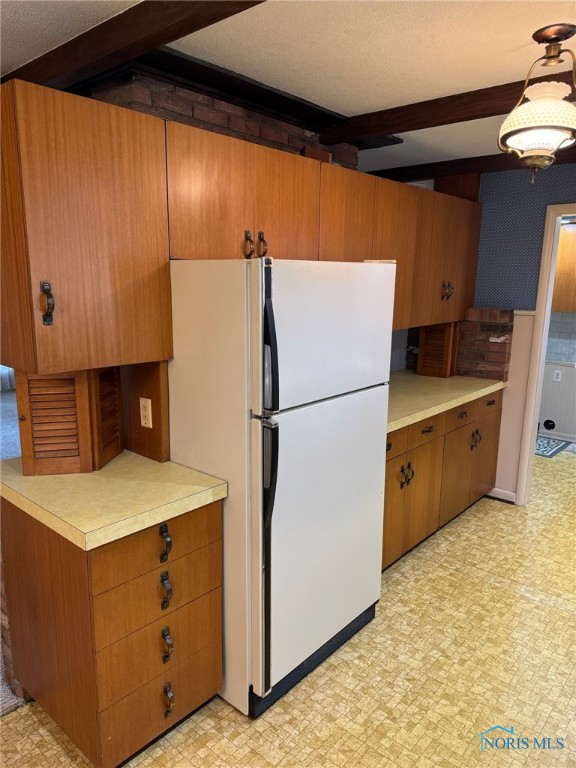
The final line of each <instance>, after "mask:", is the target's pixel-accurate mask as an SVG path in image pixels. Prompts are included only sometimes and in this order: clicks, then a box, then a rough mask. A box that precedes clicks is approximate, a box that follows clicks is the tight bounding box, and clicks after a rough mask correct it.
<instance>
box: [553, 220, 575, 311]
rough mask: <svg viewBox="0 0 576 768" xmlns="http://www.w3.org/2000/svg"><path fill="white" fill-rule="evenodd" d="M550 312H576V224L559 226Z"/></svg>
mask: <svg viewBox="0 0 576 768" xmlns="http://www.w3.org/2000/svg"><path fill="white" fill-rule="evenodd" d="M552 312H576V224H562V226H561V228H560V239H559V241H558V255H557V257H556V277H555V278H554V294H553V296H552Z"/></svg>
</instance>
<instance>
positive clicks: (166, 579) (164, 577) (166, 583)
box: [160, 571, 172, 611]
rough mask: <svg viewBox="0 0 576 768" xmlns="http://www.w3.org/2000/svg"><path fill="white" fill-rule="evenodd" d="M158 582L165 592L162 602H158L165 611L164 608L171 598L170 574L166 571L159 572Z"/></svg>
mask: <svg viewBox="0 0 576 768" xmlns="http://www.w3.org/2000/svg"><path fill="white" fill-rule="evenodd" d="M160 583H161V584H162V586H163V587H164V590H165V592H166V594H165V596H164V598H163V600H162V602H161V603H160V608H162V610H163V611H165V610H166V608H168V607H169V605H170V600H172V584H171V583H170V576H169V575H168V571H162V573H161V574H160Z"/></svg>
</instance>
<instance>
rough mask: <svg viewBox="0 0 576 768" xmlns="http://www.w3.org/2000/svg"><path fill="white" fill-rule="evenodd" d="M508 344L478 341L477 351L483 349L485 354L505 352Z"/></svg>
mask: <svg viewBox="0 0 576 768" xmlns="http://www.w3.org/2000/svg"><path fill="white" fill-rule="evenodd" d="M508 346H509V345H508V343H507V342H504V343H502V344H500V343H499V342H497V341H479V342H478V349H483V350H485V351H486V352H502V351H506V350H507V348H508Z"/></svg>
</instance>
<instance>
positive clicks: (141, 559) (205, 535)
mask: <svg viewBox="0 0 576 768" xmlns="http://www.w3.org/2000/svg"><path fill="white" fill-rule="evenodd" d="M221 510H222V504H221V502H219V501H216V502H214V503H213V504H207V505H206V506H205V507H200V509H195V510H194V511H193V512H188V513H187V514H185V515H180V516H179V517H174V518H172V519H171V520H167V521H166V523H164V525H165V526H166V533H165V535H166V536H169V537H170V543H171V547H172V548H171V550H170V552H169V553H168V556H167V558H166V560H165V563H164V568H169V567H170V564H171V563H172V562H173V561H175V560H177V559H178V558H179V557H182V555H186V554H188V553H189V552H193V551H194V550H196V549H200V548H201V547H205V546H206V545H207V544H210V543H211V542H213V541H217V540H218V539H221V538H222V511H221ZM160 528H161V526H160V525H153V526H152V527H150V528H146V529H145V530H143V531H139V532H138V533H133V534H132V535H131V536H126V537H125V538H123V539H118V540H117V541H112V542H110V544H105V545H104V546H102V547H98V548H97V549H94V550H92V551H91V552H90V579H91V588H92V594H93V595H98V594H100V592H104V591H106V590H107V589H111V588H112V587H115V586H117V585H118V584H123V583H124V582H126V581H129V580H130V579H134V578H135V577H136V576H140V575H142V574H144V573H147V572H148V571H151V570H153V569H154V568H158V566H159V565H161V563H162V561H161V560H160V557H161V555H162V553H163V552H164V551H165V550H166V540H165V538H164V536H163V535H162V534H161V532H160Z"/></svg>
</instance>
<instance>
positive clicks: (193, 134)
mask: <svg viewBox="0 0 576 768" xmlns="http://www.w3.org/2000/svg"><path fill="white" fill-rule="evenodd" d="M166 130H167V154H168V163H167V165H168V208H169V214H170V256H171V257H172V258H174V259H234V258H243V257H244V256H245V255H247V254H248V252H249V250H250V243H249V242H248V241H247V240H246V235H245V233H246V232H249V233H250V238H251V240H252V241H253V243H254V254H255V255H262V251H263V249H264V242H263V241H262V240H259V239H258V233H259V232H262V233H263V234H262V237H263V238H264V240H265V241H266V245H267V248H268V255H269V256H272V257H274V258H281V259H317V258H318V222H319V196H320V163H318V162H317V161H315V160H311V159H309V158H302V157H299V156H298V155H291V154H289V153H287V152H281V151H279V150H275V149H270V148H268V147H262V146H260V145H258V144H251V143H250V142H247V141H242V140H239V139H233V138H230V137H229V136H222V135H220V134H217V133H211V132H209V131H204V130H201V129H199V128H192V127H190V126H186V125H181V124H180V123H171V122H169V123H167V124H166Z"/></svg>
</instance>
